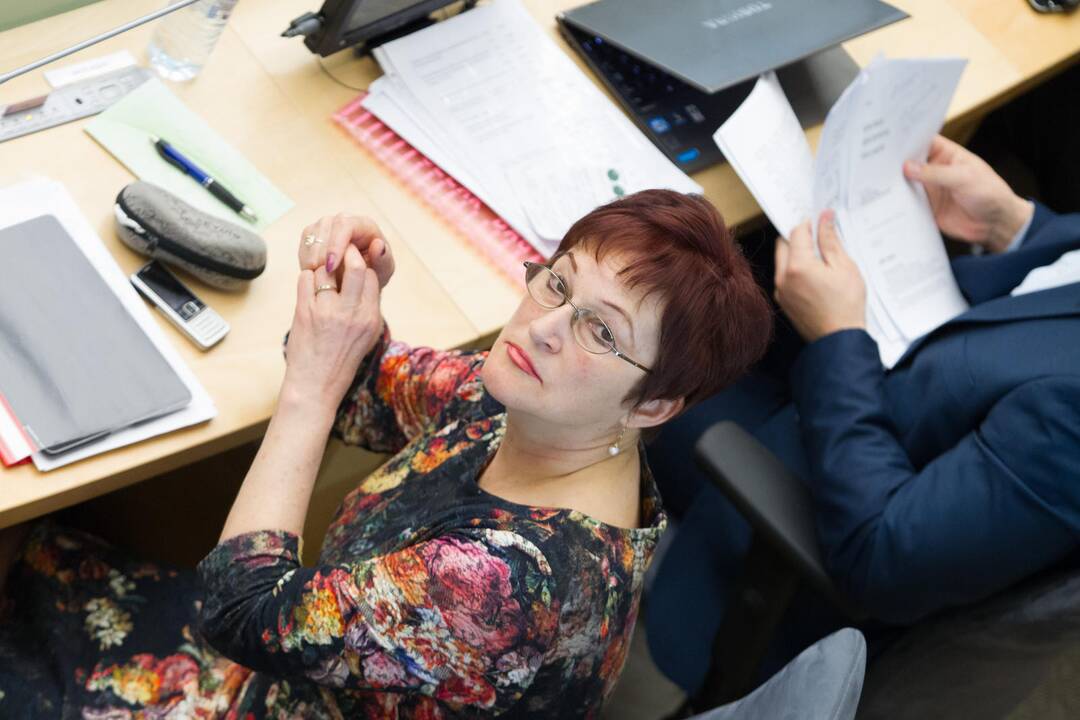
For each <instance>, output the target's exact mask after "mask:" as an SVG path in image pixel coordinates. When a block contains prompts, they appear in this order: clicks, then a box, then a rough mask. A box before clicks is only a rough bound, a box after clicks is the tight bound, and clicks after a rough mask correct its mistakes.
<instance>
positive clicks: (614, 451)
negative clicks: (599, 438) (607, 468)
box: [607, 425, 626, 457]
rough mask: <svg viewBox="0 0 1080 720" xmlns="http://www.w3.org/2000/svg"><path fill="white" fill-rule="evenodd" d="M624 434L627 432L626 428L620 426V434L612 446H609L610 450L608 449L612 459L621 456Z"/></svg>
mask: <svg viewBox="0 0 1080 720" xmlns="http://www.w3.org/2000/svg"><path fill="white" fill-rule="evenodd" d="M624 432H626V426H625V425H620V426H619V434H618V435H616V436H615V442H613V443H612V444H611V445H609V446H608V449H607V452H608V455H610V456H611V457H615V456H616V455H618V454H619V450H620V448H619V443H620V442H622V436H623V433H624Z"/></svg>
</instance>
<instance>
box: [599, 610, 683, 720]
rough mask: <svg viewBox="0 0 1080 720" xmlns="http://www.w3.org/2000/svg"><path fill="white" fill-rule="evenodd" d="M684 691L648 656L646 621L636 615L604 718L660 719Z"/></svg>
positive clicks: (612, 719)
mask: <svg viewBox="0 0 1080 720" xmlns="http://www.w3.org/2000/svg"><path fill="white" fill-rule="evenodd" d="M683 697H684V695H683V692H682V690H680V689H679V688H678V687H677V686H676V685H674V684H673V683H671V682H670V681H669V680H668V679H667V678H665V677H664V676H663V675H662V674H661V673H660V671H659V670H658V669H657V668H656V666H655V665H654V664H653V661H652V658H650V657H649V646H648V643H647V642H646V641H645V623H644V621H643V620H642V619H641V618H640V616H639V618H638V624H637V628H636V629H635V630H634V637H633V638H632V639H631V641H630V653H629V655H628V656H627V658H626V665H625V667H624V668H623V673H622V677H620V678H619V684H618V685H616V686H615V691H614V692H613V693H612V694H611V697H610V698H608V701H607V704H606V705H605V706H604V712H603V716H602V717H603V718H604V720H660V718H662V717H664V716H665V715H667V714H668V713H670V712H671V711H673V710H674V709H675V708H677V707H678V706H679V705H680V704H681V703H682V701H683Z"/></svg>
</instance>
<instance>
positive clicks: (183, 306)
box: [139, 262, 206, 320]
mask: <svg viewBox="0 0 1080 720" xmlns="http://www.w3.org/2000/svg"><path fill="white" fill-rule="evenodd" d="M139 279H140V280H142V281H143V282H144V283H146V284H147V285H148V286H149V287H150V289H151V290H153V291H154V292H156V293H157V294H158V296H159V297H160V298H161V299H162V300H164V301H165V302H166V304H168V306H169V307H171V308H172V309H173V312H175V313H176V314H177V315H179V316H180V317H181V318H183V319H184V320H190V319H191V318H193V317H195V316H196V315H198V314H199V313H200V312H201V311H202V309H203V308H204V307H206V305H204V304H203V302H202V300H200V299H199V298H197V297H195V295H194V294H193V293H192V292H191V291H190V290H188V289H187V288H186V287H184V285H183V283H181V282H180V281H179V280H177V279H176V277H175V276H174V275H173V274H172V273H171V272H169V271H168V270H167V269H165V266H164V265H162V264H161V263H158V262H152V263H150V264H149V265H147V266H146V267H144V268H143V269H142V270H140V271H139Z"/></svg>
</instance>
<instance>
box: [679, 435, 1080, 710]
mask: <svg viewBox="0 0 1080 720" xmlns="http://www.w3.org/2000/svg"><path fill="white" fill-rule="evenodd" d="M696 456H697V460H698V463H699V464H700V466H701V467H702V468H703V469H704V470H705V472H706V473H707V474H708V475H709V477H710V478H711V479H712V480H713V482H715V483H716V485H717V486H718V487H719V488H720V490H721V491H722V492H723V493H724V494H725V495H726V496H727V497H728V498H729V499H730V500H731V501H732V503H733V504H734V505H735V506H736V508H737V509H738V510H739V511H740V512H741V513H742V514H743V515H744V517H746V519H747V521H748V522H749V523H750V525H751V527H752V529H753V539H752V541H751V547H750V551H749V555H748V557H747V561H746V562H745V563H744V568H745V569H744V571H743V576H742V577H741V578H740V579H739V580H738V582H737V583H736V585H735V588H734V590H733V598H732V602H731V603H730V607H729V611H728V612H727V614H726V616H725V617H724V620H723V624H722V626H721V628H720V631H719V632H718V633H717V637H716V639H715V641H714V646H713V659H712V666H711V668H710V671H709V674H708V678H707V680H706V682H705V685H704V687H703V688H702V690H701V691H700V692H699V693H698V695H697V696H695V698H693V700H692V701H691V703H690V705H691V706H692V707H697V708H707V707H713V706H715V705H719V704H722V703H724V702H728V701H730V700H732V699H733V698H737V697H741V696H742V695H744V694H745V693H746V692H747V691H749V690H750V689H751V688H752V686H753V684H754V681H755V678H757V677H758V673H759V669H760V664H761V661H762V658H763V656H764V653H765V650H766V648H767V647H768V644H769V642H770V639H771V638H772V636H773V634H774V632H775V630H776V628H777V625H778V624H779V622H780V620H781V618H782V617H783V614H784V611H785V609H786V608H787V606H788V604H789V603H790V601H791V598H792V597H793V595H794V593H795V591H796V589H797V588H798V587H799V586H800V584H801V583H806V584H808V585H809V586H810V587H812V588H814V589H816V590H817V591H818V592H820V593H821V594H823V595H824V596H825V597H826V598H828V599H829V600H830V601H831V602H832V603H834V604H835V605H836V607H837V608H838V609H839V610H841V611H842V613H843V614H845V615H847V616H848V617H849V618H850V619H851V621H852V623H855V622H858V621H859V620H862V619H864V618H865V614H863V613H861V612H860V611H859V609H858V608H857V607H855V606H853V605H852V604H851V603H850V602H849V601H848V600H847V599H846V598H845V597H843V596H842V595H841V594H840V593H839V592H838V591H837V589H836V587H835V586H834V585H833V583H832V581H831V580H830V578H829V575H828V574H827V573H826V571H825V568H824V564H823V563H822V559H821V553H820V549H819V546H818V542H817V536H816V531H815V527H814V510H813V504H812V499H811V497H810V494H809V491H808V490H807V489H806V487H805V485H804V484H803V483H802V482H801V481H800V480H799V479H798V478H797V477H795V476H794V475H792V474H791V473H790V472H789V471H788V470H787V469H786V468H785V467H784V465H783V464H782V463H781V462H780V461H779V460H778V459H777V458H776V457H775V456H773V455H772V453H771V452H769V450H768V449H766V448H765V447H764V446H763V445H761V444H760V443H759V442H758V441H757V440H756V439H754V438H753V437H752V436H751V435H749V434H748V433H747V432H746V431H744V430H743V429H742V428H740V427H739V426H738V425H736V424H734V423H731V422H723V423H718V424H717V425H714V426H712V427H711V428H709V429H708V430H707V431H706V432H705V433H704V434H703V435H702V437H701V438H700V440H699V441H698V443H697V447H696ZM1078 481H1080V478H1078ZM1002 532H1008V529H1007V528H1003V529H1002ZM857 717H858V718H859V719H860V720H862V719H866V720H870V719H876V718H889V719H890V720H905V719H906V718H912V720H914V719H915V718H919V719H920V720H921V719H922V718H926V717H934V718H963V719H964V720H967V719H968V718H981V719H983V720H987V719H993V718H1003V719H1004V718H1010V719H1011V720H1019V719H1020V718H1028V717H1030V718H1040V720H1045V719H1047V718H1056V717H1062V718H1066V717H1067V718H1076V717H1080V571H1078V570H1077V569H1075V568H1071V569H1068V570H1056V571H1050V572H1046V573H1042V574H1039V575H1038V576H1036V577H1033V578H1029V579H1027V580H1025V581H1023V582H1021V583H1019V584H1018V585H1017V586H1015V587H1013V588H1011V589H1009V590H1007V591H1005V592H1003V593H1000V594H999V595H997V596H995V597H993V598H990V599H989V600H986V601H983V602H982V603H978V604H976V605H973V606H970V607H965V608H959V609H956V610H951V611H948V612H945V613H942V614H940V615H937V616H934V617H932V618H929V619H927V620H924V621H923V622H921V623H919V624H918V625H917V626H916V627H914V628H913V629H911V630H909V631H907V632H906V633H905V634H904V635H903V636H902V637H901V638H900V640H898V641H897V642H896V643H895V644H893V645H892V646H890V647H889V649H888V650H886V651H885V652H884V653H883V654H882V655H881V656H880V657H879V658H876V659H875V660H874V661H873V663H872V664H871V665H870V668H869V670H868V673H867V678H866V685H865V687H864V689H863V695H862V701H861V703H860V707H859V713H858V716H857Z"/></svg>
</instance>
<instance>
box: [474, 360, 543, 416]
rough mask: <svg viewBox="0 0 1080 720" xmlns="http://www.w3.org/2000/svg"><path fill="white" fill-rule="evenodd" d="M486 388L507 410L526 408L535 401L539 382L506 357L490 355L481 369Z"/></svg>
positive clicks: (481, 376) (481, 377)
mask: <svg viewBox="0 0 1080 720" xmlns="http://www.w3.org/2000/svg"><path fill="white" fill-rule="evenodd" d="M480 379H481V380H483V381H484V389H485V390H487V393H488V395H491V397H493V398H495V399H496V400H498V401H499V402H500V403H501V404H502V405H503V407H505V408H506V409H507V410H525V409H527V408H528V406H529V405H530V402H529V400H530V399H532V400H533V402H534V403H535V399H536V397H537V393H538V391H539V387H538V386H539V383H537V382H536V380H535V379H534V378H531V377H529V376H528V375H526V374H525V373H523V372H522V371H521V370H519V369H518V368H517V366H515V365H514V364H513V363H511V362H510V361H509V360H508V359H507V358H506V357H503V358H501V359H499V358H493V357H492V356H490V355H489V356H488V358H487V361H486V362H485V363H484V367H483V369H481V371H480Z"/></svg>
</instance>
